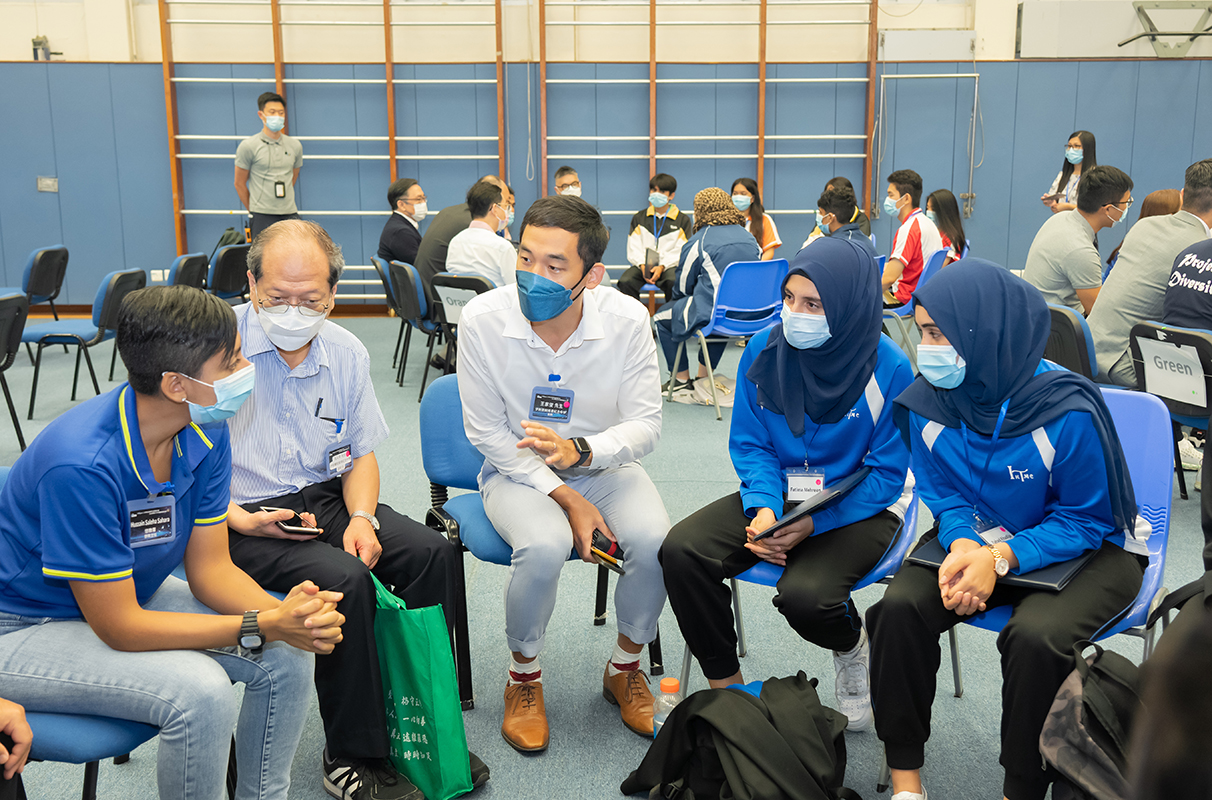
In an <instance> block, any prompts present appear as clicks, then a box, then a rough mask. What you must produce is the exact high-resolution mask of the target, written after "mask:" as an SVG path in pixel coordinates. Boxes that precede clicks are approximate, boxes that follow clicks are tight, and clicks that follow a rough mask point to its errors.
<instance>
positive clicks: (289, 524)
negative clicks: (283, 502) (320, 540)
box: [261, 506, 320, 536]
mask: <svg viewBox="0 0 1212 800" xmlns="http://www.w3.org/2000/svg"><path fill="white" fill-rule="evenodd" d="M261 510H262V511H290V509H288V508H273V507H272V506H261ZM291 513H292V514H294V516H293V517H291V518H290V519H288V520H280V521H278V522H276V523H275V524H276V525H277V526H278V527H279V528H281V529H282V530H284V531H286V532H287V533H296V534H302V535H308V534H311V535H313V536H314V535H318V534H319V533H320V529H319V528H313V527H312V526H311V525H308V524H307V521H306V520H305V519H303V518H302V517H301V516H299V513H298V512H297V511H291Z"/></svg>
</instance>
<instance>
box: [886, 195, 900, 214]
mask: <svg viewBox="0 0 1212 800" xmlns="http://www.w3.org/2000/svg"><path fill="white" fill-rule="evenodd" d="M899 202H900V199H896V200H893V199H892V198H891V197H885V198H884V213H885V214H888V215H890V216H893V217H896V216H900V213H901V210H900V208H898V207H897V203H899Z"/></svg>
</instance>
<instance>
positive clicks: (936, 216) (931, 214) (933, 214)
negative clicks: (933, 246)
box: [926, 211, 938, 225]
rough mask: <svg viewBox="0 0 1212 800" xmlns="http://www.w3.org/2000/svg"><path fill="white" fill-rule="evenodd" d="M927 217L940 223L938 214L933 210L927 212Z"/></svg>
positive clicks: (936, 223) (935, 222)
mask: <svg viewBox="0 0 1212 800" xmlns="http://www.w3.org/2000/svg"><path fill="white" fill-rule="evenodd" d="M926 219H928V220H930V221H931V222H933V223H934V224H935V225H938V214H935V213H934V212H933V211H927V212H926Z"/></svg>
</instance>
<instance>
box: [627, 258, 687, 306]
mask: <svg viewBox="0 0 1212 800" xmlns="http://www.w3.org/2000/svg"><path fill="white" fill-rule="evenodd" d="M676 274H677V270H675V269H667V270H665V271H664V272H662V273H661V277H659V278H657V279H656V280H655V281H651V283H653V284H655V285H656V286H658V287H660V289H661V291H662V292H664V293H665V301H666V302H668V301H670V300H672V299H673V284H674V276H675V275H676ZM646 283H649V281H646V280H644V273H643V271H642V270H641V269H640V268H639V267H628V268H627V269H626V270H624V271H623V274H622V275H621V276H620V277H619V281H618V283H616V284H615V285H614V288H616V289H618V290H619V291H620V292H622V293H623V294H625V295H628V296H629V297H634V298H635V299H636V300H640V302H641V303H642V302H644V301H643V300H641V299H640V290H641V289H643V288H644V284H646Z"/></svg>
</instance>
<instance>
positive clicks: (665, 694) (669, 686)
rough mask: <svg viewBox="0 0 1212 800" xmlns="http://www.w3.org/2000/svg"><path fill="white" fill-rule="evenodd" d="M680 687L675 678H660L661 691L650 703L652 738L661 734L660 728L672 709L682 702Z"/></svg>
mask: <svg viewBox="0 0 1212 800" xmlns="http://www.w3.org/2000/svg"><path fill="white" fill-rule="evenodd" d="M681 689H682V687H681V685H680V684H679V683H678V679H677V678H662V679H661V691H660V692H659V693H658V694H657V696H656V697H655V698H654V699H653V701H652V736H653V738H656V735H657V734H658V733H660V732H661V726H662V725H664V724H665V720H666V719H668V718H669V712H671V711H673V707H674V706H676V705H677V704H678V703H680V702H682V691H681Z"/></svg>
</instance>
